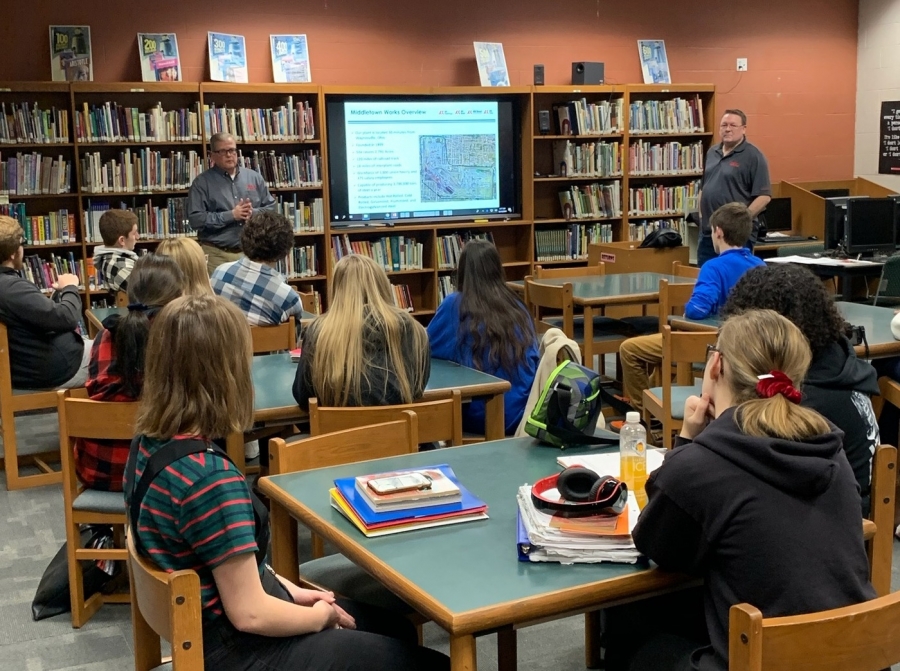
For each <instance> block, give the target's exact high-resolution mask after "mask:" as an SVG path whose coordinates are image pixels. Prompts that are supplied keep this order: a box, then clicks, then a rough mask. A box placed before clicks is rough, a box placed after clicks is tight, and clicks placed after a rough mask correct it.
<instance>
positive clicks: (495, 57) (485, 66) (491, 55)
mask: <svg viewBox="0 0 900 671" xmlns="http://www.w3.org/2000/svg"><path fill="white" fill-rule="evenodd" d="M474 44H475V61H476V62H477V63H478V76H479V77H480V78H481V85H482V86H509V72H508V71H507V69H506V56H504V55H503V45H502V44H501V43H500V42H474Z"/></svg>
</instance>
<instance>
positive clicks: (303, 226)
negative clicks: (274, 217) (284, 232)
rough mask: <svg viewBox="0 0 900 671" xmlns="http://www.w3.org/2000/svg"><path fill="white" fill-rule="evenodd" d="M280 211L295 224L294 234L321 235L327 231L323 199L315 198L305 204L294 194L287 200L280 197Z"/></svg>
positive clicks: (278, 206) (277, 203) (278, 201)
mask: <svg viewBox="0 0 900 671" xmlns="http://www.w3.org/2000/svg"><path fill="white" fill-rule="evenodd" d="M275 200H276V207H277V209H278V211H279V212H280V213H281V214H283V215H284V216H285V217H287V218H288V219H289V220H290V221H291V223H293V224H294V233H321V232H322V231H324V230H325V202H324V201H323V200H322V199H321V198H313V199H312V200H310V201H309V202H308V203H304V202H303V201H302V200H299V199H298V198H297V194H296V193H295V194H292V196H289V197H287V198H285V197H283V196H278V198H276V199H275Z"/></svg>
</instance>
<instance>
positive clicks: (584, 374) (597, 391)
mask: <svg viewBox="0 0 900 671" xmlns="http://www.w3.org/2000/svg"><path fill="white" fill-rule="evenodd" d="M605 395H606V394H604V393H603V390H602V389H601V387H600V376H599V375H598V374H597V373H595V372H594V371H592V370H591V369H589V368H585V367H584V366H580V365H578V364H577V363H575V362H574V361H563V362H562V363H561V364H559V365H558V366H557V367H556V368H555V369H554V370H553V372H552V373H551V374H550V377H549V378H548V379H547V383H546V384H545V385H544V388H543V390H542V391H541V396H540V398H538V401H537V403H536V404H535V406H534V410H532V412H531V416H530V417H529V418H528V420H527V421H526V422H525V433H527V434H528V435H529V436H533V437H534V438H537V439H538V440H541V441H543V442H545V443H548V444H550V445H553V446H554V447H560V448H562V447H565V446H566V445H615V444H617V443H618V442H619V439H618V438H599V437H597V436H595V435H594V430H595V429H596V428H597V419H598V418H599V416H600V399H601V396H605Z"/></svg>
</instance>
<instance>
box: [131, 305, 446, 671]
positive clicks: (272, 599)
mask: <svg viewBox="0 0 900 671" xmlns="http://www.w3.org/2000/svg"><path fill="white" fill-rule="evenodd" d="M251 359H252V354H251V342H250V331H249V329H248V328H247V323H246V320H245V318H244V315H243V314H241V312H240V310H238V309H237V308H236V307H235V306H234V305H233V304H232V303H229V302H228V301H226V300H225V299H223V298H220V297H218V296H213V295H199V296H183V297H181V298H178V299H176V300H174V301H172V302H171V303H169V304H168V305H167V306H166V307H164V308H163V309H162V310H161V311H160V312H159V314H158V315H157V316H156V320H155V322H154V324H153V328H152V329H151V330H150V337H149V341H148V343H147V355H146V366H145V369H144V391H143V394H142V396H141V404H140V409H139V413H138V419H137V427H136V431H137V434H138V435H137V437H136V438H135V440H134V442H133V443H132V448H131V451H130V454H129V458H128V465H127V467H126V471H125V503H126V506H127V507H128V509H129V518H130V522H131V533H132V538H133V540H134V542H135V546H136V549H137V551H138V552H140V553H141V554H142V555H143V556H145V557H148V558H150V559H151V560H152V561H153V562H154V563H155V564H156V565H157V566H159V567H160V568H161V569H163V570H165V571H178V570H182V569H191V570H194V571H197V573H198V574H199V576H200V589H201V606H202V613H203V655H204V667H205V668H207V669H222V670H223V671H224V670H230V669H307V670H309V671H316V670H317V669H329V670H333V671H340V670H343V669H347V670H349V669H369V670H371V671H395V670H399V671H403V670H405V669H411V670H412V669H415V670H420V669H421V670H422V671H425V670H431V669H439V670H440V669H449V668H450V665H449V661H448V660H447V658H446V657H445V656H443V655H441V654H439V653H437V652H435V651H433V650H428V649H426V648H421V647H418V646H417V645H416V644H415V642H416V634H415V629H414V627H413V626H412V624H411V623H410V622H409V621H408V620H407V619H406V618H404V617H402V616H398V615H394V614H392V613H389V612H387V611H383V610H381V609H377V608H372V607H364V606H361V605H359V604H356V603H354V602H352V601H347V600H343V599H337V600H336V599H335V597H334V595H333V594H332V593H331V592H320V591H315V590H309V589H301V588H300V587H298V586H296V585H294V584H293V583H292V582H290V581H289V580H287V579H285V578H282V577H279V576H277V575H275V573H274V571H272V570H271V569H269V568H268V567H267V566H266V564H265V562H264V558H265V555H266V553H267V551H268V544H269V524H268V513H267V511H266V508H265V506H264V505H263V504H262V503H261V502H260V501H259V499H257V498H256V495H255V494H254V493H253V492H252V490H251V489H250V488H249V487H248V486H247V482H246V480H245V479H244V476H243V475H242V474H241V472H240V471H239V470H238V469H237V468H236V467H235V465H234V464H233V463H232V462H231V460H230V459H229V458H228V456H227V454H226V453H225V452H224V451H223V450H221V449H220V448H218V447H217V446H216V445H215V443H214V442H213V440H214V439H221V438H225V437H226V436H227V435H228V434H230V433H234V432H243V431H244V430H246V429H247V428H248V427H249V426H250V424H251V423H252V420H253V383H252V379H251V374H250V366H251ZM192 450H193V451H192ZM151 468H152V469H153V470H151ZM151 485H152V486H151Z"/></svg>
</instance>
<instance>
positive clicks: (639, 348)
mask: <svg viewBox="0 0 900 671" xmlns="http://www.w3.org/2000/svg"><path fill="white" fill-rule="evenodd" d="M709 223H710V226H711V227H712V242H713V247H714V248H715V250H716V253H717V254H718V256H717V257H716V258H714V259H710V260H709V261H708V262H707V263H705V264H703V267H702V268H700V275H699V277H697V283H696V284H695V285H694V291H693V293H692V294H691V298H690V300H689V301H688V304H687V305H685V306H684V316H685V317H689V318H690V319H705V318H707V317H712V316H715V315H716V314H718V312H719V309H720V308H721V307H722V306H723V305H725V300H726V299H727V298H728V292H729V291H731V288H732V287H733V286H734V285H735V283H736V282H737V281H738V280H739V279H740V278H741V276H742V275H743V274H744V273H745V272H747V270H749V269H750V268H754V267H756V266H761V265H764V262H763V260H762V259H760V258H757V257H755V256H753V253H752V252H750V250H748V249H747V248H746V247H744V245H746V244H747V240H749V239H750V233H751V231H752V230H753V218H752V217H751V216H750V211H749V210H748V209H747V206H746V205H741V204H740V203H728V204H727V205H723V206H722V207H720V208H719V209H718V210H716V211H715V212H713V215H712V217H711V218H710V220H709ZM619 358H620V359H621V361H622V390H623V392H624V394H625V396H627V397H628V399H629V401H630V402H631V405H632V406H633V407H634V408H635V410H637V411H638V412H641V411H642V410H643V408H644V398H643V396H644V390H645V389H649V388H650V387H651V386H652V385H651V384H650V376H651V375H652V374H655V372H656V371H657V369H658V368H659V367H660V366H661V365H662V359H663V350H662V334H661V333H654V334H652V335H646V336H638V337H637V338H629V339H628V340H626V341H625V342H624V343H622V346H621V347H619ZM613 424H615V422H614V423H613Z"/></svg>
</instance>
